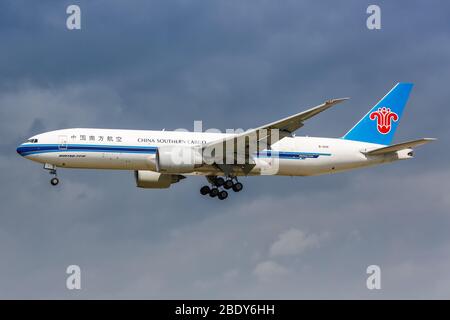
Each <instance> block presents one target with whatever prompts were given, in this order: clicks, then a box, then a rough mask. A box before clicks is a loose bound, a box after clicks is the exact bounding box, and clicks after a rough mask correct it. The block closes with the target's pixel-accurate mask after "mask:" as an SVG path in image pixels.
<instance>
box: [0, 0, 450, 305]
mask: <svg viewBox="0 0 450 320" xmlns="http://www.w3.org/2000/svg"><path fill="white" fill-rule="evenodd" d="M72 3H76V4H79V5H80V7H81V10H82V30H81V31H67V30H66V29H65V19H66V14H65V9H66V6H67V5H68V4H72ZM369 4H370V3H368V2H367V3H365V2H361V1H348V2H346V4H345V5H344V4H342V3H336V2H332V1H321V2H320V3H318V2H317V1H310V2H301V3H300V2H299V1H285V2H283V3H282V4H281V3H280V2H277V1H133V2H125V1H74V2H71V1H67V2H64V1H63V2H54V1H39V2H32V1H14V2H9V3H6V2H5V3H2V4H1V5H0V9H1V10H0V35H1V37H2V50H0V80H1V82H0V123H1V125H0V134H1V136H2V141H1V144H0V151H1V157H0V165H1V169H2V171H1V172H2V182H3V183H2V187H1V189H0V201H1V203H2V210H1V215H0V219H1V223H0V252H1V253H2V259H0V272H1V275H2V276H0V297H18V298H29V297H34V298H43V297H67V298H72V297H73V298H102V297H121V298H130V297H134V298H136V297H137V298H146V297H148V298H164V297H168V298H172V297H176V298H217V297H222V298H226V297H228V298H230V297H244V298H254V297H258V298H276V297H284V298H298V297H299V298H310V297H324V298H349V297H367V298H372V297H373V298H394V297H396V298H402V297H404V298H410V297H415V298H418V297H424V298H429V297H440V298H448V297H449V290H448V288H449V283H450V277H449V274H448V271H447V270H448V269H449V265H450V261H449V258H448V255H447V252H448V249H449V245H450V243H449V240H450V239H449V237H448V232H447V230H448V227H449V216H448V214H449V211H450V210H449V209H450V203H449V201H448V200H447V198H446V195H447V190H448V189H449V187H450V186H449V185H448V183H447V181H448V180H449V178H450V177H449V175H450V171H449V169H448V165H447V162H448V161H447V160H446V159H447V157H448V151H447V149H446V148H445V146H446V145H448V142H449V141H448V135H449V129H448V125H447V124H448V122H449V116H450V112H449V111H448V110H447V109H448V108H447V101H449V98H450V97H449V93H448V90H447V86H448V85H447V83H448V81H449V78H450V75H449V70H450V68H449V67H450V59H449V57H450V45H449V43H448V36H449V31H448V30H449V23H448V18H447V17H446V12H448V4H447V3H446V2H442V1H431V2H427V3H424V2H406V1H397V2H391V1H390V2H384V1H382V2H379V4H380V6H381V8H382V29H381V30H380V31H369V30H367V29H366V27H365V19H366V17H367V15H366V14H365V10H366V8H367V6H368V5H369ZM397 81H412V82H414V83H415V88H414V90H413V93H412V95H411V99H410V101H409V103H408V108H407V110H406V112H405V116H404V119H403V121H402V124H401V126H400V127H399V130H398V134H397V137H396V140H397V141H401V140H406V139H413V138H418V137H422V136H435V137H438V138H439V139H440V140H439V142H438V143H435V144H434V145H428V146H425V147H423V149H419V150H418V151H417V159H415V160H413V161H407V162H400V163H395V164H392V165H389V166H383V167H377V168H371V169H365V170H361V171H355V172H350V173H345V174H338V175H332V176H323V177H310V178H287V177H267V178H258V177H254V178H247V179H243V181H244V183H245V192H243V193H241V194H239V195H234V194H233V195H232V196H231V197H230V199H228V200H227V201H224V202H220V203H219V202H218V201H211V199H206V198H202V197H200V195H198V191H197V189H198V187H199V186H200V185H201V184H202V183H203V179H202V178H191V179H189V180H184V181H183V182H181V183H180V184H177V185H174V186H173V188H172V189H170V190H151V191H149V190H139V189H136V188H135V187H134V182H133V177H132V173H130V172H106V171H76V170H64V171H63V170H61V171H60V173H59V174H60V176H61V179H62V184H61V186H59V187H58V188H51V187H50V186H49V185H48V182H47V179H48V174H47V173H46V172H44V170H41V169H40V166H39V165H37V164H34V163H31V162H29V161H26V160H24V159H20V158H19V157H18V156H17V155H16V154H15V146H16V145H17V144H19V143H20V141H22V140H23V139H25V138H27V137H28V136H30V135H32V134H35V133H38V132H42V131H46V130H52V129H57V128H64V127H117V128H133V129H137V128H142V129H161V128H164V127H165V128H167V129H172V128H179V127H186V128H188V129H192V126H193V120H203V121H204V128H209V127H217V128H220V129H226V128H235V127H243V128H248V127H252V126H256V125H261V124H262V123H265V122H268V121H272V120H275V119H277V118H280V117H283V116H285V115H288V114H291V113H294V112H298V111H299V110H301V109H304V108H306V107H308V106H311V105H315V104H319V103H321V102H322V101H323V100H324V99H328V98H332V97H340V96H351V97H352V100H350V101H349V102H346V103H345V104H342V105H339V106H337V107H336V108H335V109H334V110H330V111H328V112H327V113H324V114H321V115H320V116H319V117H317V118H315V119H312V120H310V121H309V122H308V123H307V124H306V125H305V127H304V128H302V129H301V131H299V132H298V134H307V135H318V136H340V135H342V134H344V133H345V131H346V130H347V129H348V128H350V127H351V126H352V125H353V124H354V122H356V121H357V120H358V119H359V118H360V117H361V116H362V115H363V114H364V113H365V112H366V111H367V110H368V108H369V106H370V105H372V104H374V103H375V102H376V101H377V100H378V99H379V98H381V97H382V96H383V95H384V94H385V93H386V92H387V91H388V90H389V89H390V88H391V87H392V86H393V85H394V84H395V83H396V82H397ZM308 239H309V240H308ZM311 239H312V240H311ZM280 246H281V249H280ZM273 248H276V249H273ZM277 248H278V249H277ZM299 248H302V249H299ZM274 252H275V253H274ZM276 252H278V253H276ZM69 264H79V265H80V266H81V268H82V273H83V283H82V286H83V289H82V290H81V292H75V293H74V292H69V291H67V290H66V289H65V273H64V272H65V268H66V267H67V266H68V265H69ZM369 264H378V265H380V266H381V267H382V272H383V290H381V291H380V292H369V291H368V290H367V289H366V288H365V277H366V274H365V268H366V267H367V266H368V265H369Z"/></svg>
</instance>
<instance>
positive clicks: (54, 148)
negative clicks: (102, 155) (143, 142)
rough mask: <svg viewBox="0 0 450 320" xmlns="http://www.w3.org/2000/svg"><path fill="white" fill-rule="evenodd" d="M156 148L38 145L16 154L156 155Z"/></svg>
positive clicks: (18, 150) (26, 147) (23, 146)
mask: <svg viewBox="0 0 450 320" xmlns="http://www.w3.org/2000/svg"><path fill="white" fill-rule="evenodd" d="M156 150H157V148H156V147H145V146H142V147H140V146H112V145H93V144H67V145H59V144H39V145H32V144H29V145H21V146H20V147H18V148H17V153H19V154H20V155H22V156H28V155H31V154H38V153H47V152H70V151H79V152H116V153H117V152H118V153H145V154H154V153H156Z"/></svg>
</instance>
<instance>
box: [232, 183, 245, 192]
mask: <svg viewBox="0 0 450 320" xmlns="http://www.w3.org/2000/svg"><path fill="white" fill-rule="evenodd" d="M243 187H244V186H243V185H242V183H240V182H236V183H235V184H233V191H234V192H239V191H241V190H242V188H243Z"/></svg>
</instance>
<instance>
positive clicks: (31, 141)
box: [27, 139, 38, 143]
mask: <svg viewBox="0 0 450 320" xmlns="http://www.w3.org/2000/svg"><path fill="white" fill-rule="evenodd" d="M27 142H28V143H37V142H38V139H28V140H27Z"/></svg>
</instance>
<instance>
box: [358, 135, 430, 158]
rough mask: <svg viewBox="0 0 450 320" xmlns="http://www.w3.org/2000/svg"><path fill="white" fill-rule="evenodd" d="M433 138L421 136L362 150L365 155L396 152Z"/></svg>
mask: <svg viewBox="0 0 450 320" xmlns="http://www.w3.org/2000/svg"><path fill="white" fill-rule="evenodd" d="M435 140H436V139H435V138H422V139H418V140H412V141H407V142H402V143H398V144H393V145H391V146H387V147H383V148H378V149H375V150H370V151H367V152H364V154H367V155H371V156H372V155H380V154H386V153H390V152H396V151H400V150H404V149H410V148H414V147H417V146H420V145H423V144H426V143H429V142H432V141H435Z"/></svg>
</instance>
